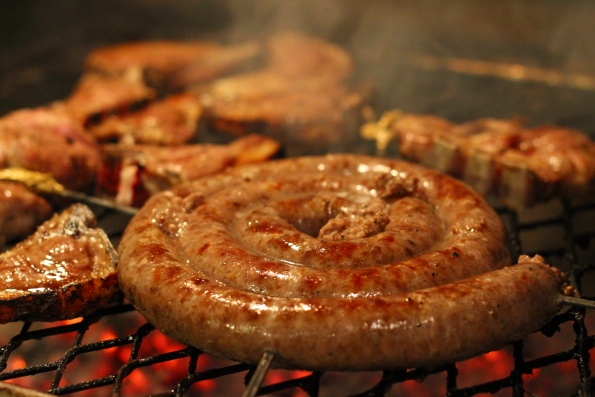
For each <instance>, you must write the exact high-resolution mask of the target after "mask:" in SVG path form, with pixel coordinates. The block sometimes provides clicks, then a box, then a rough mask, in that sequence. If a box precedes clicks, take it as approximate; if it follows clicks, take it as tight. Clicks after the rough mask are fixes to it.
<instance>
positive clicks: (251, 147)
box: [97, 134, 280, 206]
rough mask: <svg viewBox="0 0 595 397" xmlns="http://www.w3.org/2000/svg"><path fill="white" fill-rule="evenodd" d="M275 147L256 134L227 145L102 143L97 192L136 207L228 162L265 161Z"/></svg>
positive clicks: (219, 169)
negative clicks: (102, 151) (157, 194)
mask: <svg viewBox="0 0 595 397" xmlns="http://www.w3.org/2000/svg"><path fill="white" fill-rule="evenodd" d="M279 149H280V144H279V142H278V141H276V140H274V139H272V138H268V137H266V136H263V135H256V134H253V135H246V136H244V137H240V138H238V139H236V140H234V141H232V142H230V143H229V144H194V145H180V146H148V145H135V146H126V145H106V146H105V148H104V163H103V166H102V169H101V172H100V177H99V181H98V183H97V185H98V189H99V193H98V194H99V195H101V196H108V197H112V198H114V199H115V201H116V202H117V203H118V204H121V205H132V206H140V205H142V204H143V203H144V201H145V200H146V199H147V198H148V197H149V196H150V195H152V194H154V193H157V192H160V191H162V190H166V189H169V188H171V187H173V186H174V185H177V184H179V183H182V182H186V181H191V180H195V179H198V178H200V177H202V176H205V175H212V174H215V173H217V172H219V171H222V170H223V169H225V168H227V167H229V166H232V165H239V164H247V163H256V162H261V161H265V160H268V159H270V158H272V157H273V156H275V154H277V153H278V151H279Z"/></svg>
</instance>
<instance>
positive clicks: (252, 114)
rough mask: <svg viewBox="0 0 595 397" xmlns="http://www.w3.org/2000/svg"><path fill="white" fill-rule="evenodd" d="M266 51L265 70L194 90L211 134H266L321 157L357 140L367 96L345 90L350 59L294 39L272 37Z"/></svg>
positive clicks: (331, 48) (309, 39)
mask: <svg viewBox="0 0 595 397" xmlns="http://www.w3.org/2000/svg"><path fill="white" fill-rule="evenodd" d="M265 48H266V49H267V52H266V57H267V61H266V62H267V63H266V65H265V66H264V68H262V69H259V70H258V71H254V72H250V73H244V74H238V75H234V76H231V77H227V78H221V79H218V80H216V81H214V82H213V83H212V84H210V85H208V86H203V87H196V89H197V91H198V92H199V93H200V94H201V98H202V104H203V106H204V113H203V114H204V119H205V121H206V124H207V125H208V126H209V127H210V128H211V129H212V130H214V131H220V132H225V133H231V134H246V133H250V132H258V133H265V134H268V135H271V136H273V137H275V138H277V139H280V140H282V141H283V142H284V143H288V146H289V144H290V143H291V144H293V143H307V144H309V148H310V149H312V148H317V147H320V150H321V151H325V150H326V146H328V145H330V144H337V143H340V142H344V141H349V140H350V139H352V138H353V137H354V136H357V128H359V125H360V123H361V122H362V112H361V110H362V108H363V107H364V105H365V103H366V101H367V96H368V92H367V91H366V90H355V89H352V88H351V87H349V86H348V85H347V83H346V81H347V80H348V79H349V78H350V77H351V73H352V59H351V57H350V56H349V54H347V53H346V52H345V51H344V50H343V49H342V48H340V47H338V46H336V45H334V44H331V43H328V42H325V41H323V40H319V39H316V38H312V37H309V36H305V35H300V34H296V33H286V34H280V35H278V36H274V37H272V38H271V39H270V40H268V41H267V43H266V47H265Z"/></svg>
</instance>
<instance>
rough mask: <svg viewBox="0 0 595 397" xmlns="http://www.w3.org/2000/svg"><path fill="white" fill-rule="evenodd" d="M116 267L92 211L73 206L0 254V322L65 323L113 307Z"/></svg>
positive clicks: (116, 296)
mask: <svg viewBox="0 0 595 397" xmlns="http://www.w3.org/2000/svg"><path fill="white" fill-rule="evenodd" d="M116 262H117V254H116V251H115V249H114V247H113V246H112V244H111V242H110V240H109V238H108V237H107V235H106V234H105V232H104V231H103V230H102V229H100V228H98V227H97V224H96V220H95V216H94V215H93V213H92V212H91V210H90V209H89V208H88V207H86V206H85V205H83V204H73V205H72V206H70V207H69V208H67V209H65V210H64V211H62V212H60V213H59V214H56V215H54V216H53V217H52V218H51V219H49V220H47V221H46V222H44V223H43V224H41V225H40V226H39V227H38V228H37V230H36V231H35V233H34V234H32V235H30V236H29V237H27V238H26V239H25V240H23V241H22V242H20V243H18V244H17V245H15V246H14V247H13V248H12V249H10V250H9V251H6V252H4V253H2V254H0V274H1V277H0V280H1V281H0V323H6V322H11V321H55V320H60V319H68V318H74V317H78V316H82V315H85V314H88V313H91V312H93V311H95V310H97V309H99V308H102V307H106V306H108V305H112V304H115V303H116V302H118V301H120V299H121V294H120V291H119V288H118V285H117V277H116Z"/></svg>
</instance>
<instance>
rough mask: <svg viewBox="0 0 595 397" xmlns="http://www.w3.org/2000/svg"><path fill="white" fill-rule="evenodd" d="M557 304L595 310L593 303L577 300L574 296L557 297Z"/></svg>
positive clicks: (581, 299)
mask: <svg viewBox="0 0 595 397" xmlns="http://www.w3.org/2000/svg"><path fill="white" fill-rule="evenodd" d="M558 302H560V303H566V304H568V305H573V306H580V307H585V308H587V309H595V301H592V300H589V299H584V298H577V297H575V296H566V295H562V294H560V295H558Z"/></svg>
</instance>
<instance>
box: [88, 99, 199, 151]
mask: <svg viewBox="0 0 595 397" xmlns="http://www.w3.org/2000/svg"><path fill="white" fill-rule="evenodd" d="M200 113H201V106H200V103H199V101H198V98H197V96H196V95H194V94H191V93H180V94H176V95H172V96H169V97H167V98H165V99H163V100H161V101H157V102H153V103H151V104H149V105H148V106H147V107H146V108H143V109H141V110H139V111H136V112H131V113H129V114H125V115H112V116H110V117H108V118H106V119H105V120H104V121H102V122H101V123H99V124H98V125H96V126H91V127H89V129H88V131H89V132H90V133H91V135H93V136H94V137H95V139H97V141H98V142H100V143H110V142H111V143H114V142H115V143H123V144H129V145H130V144H145V145H181V144H184V143H187V142H190V141H191V140H192V139H194V138H195V136H196V132H197V124H198V119H199V117H200Z"/></svg>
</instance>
